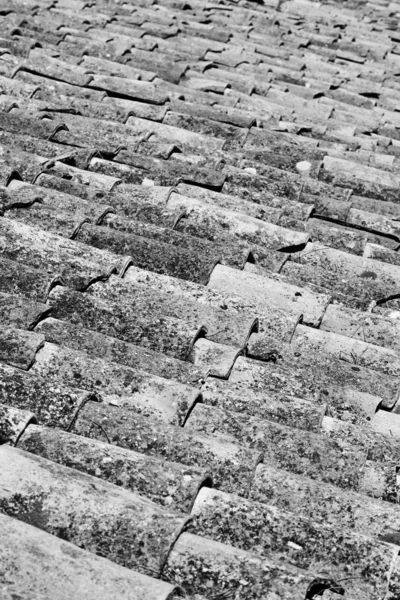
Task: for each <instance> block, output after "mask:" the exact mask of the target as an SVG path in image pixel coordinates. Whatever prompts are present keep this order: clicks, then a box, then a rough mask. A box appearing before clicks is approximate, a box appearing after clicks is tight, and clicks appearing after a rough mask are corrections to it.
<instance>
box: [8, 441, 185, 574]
mask: <svg viewBox="0 0 400 600" xmlns="http://www.w3.org/2000/svg"><path fill="white" fill-rule="evenodd" d="M0 461H1V464H2V469H1V470H2V474H3V475H2V482H1V486H0V510H1V512H2V513H3V514H6V515H8V516H10V517H14V518H17V519H20V520H21V521H24V522H25V523H29V524H31V525H35V526H36V527H40V528H41V529H43V530H44V531H47V532H49V533H52V534H54V535H58V536H59V537H62V538H63V539H64V540H65V541H71V542H73V543H74V544H76V545H77V546H79V547H80V548H83V549H88V550H90V551H91V552H94V553H95V554H98V555H99V556H103V557H105V558H109V559H110V560H113V561H114V562H116V563H118V564H120V565H121V566H124V567H128V568H136V569H137V568H140V566H141V567H142V569H141V570H142V571H146V572H147V574H148V575H152V576H156V577H157V576H159V574H160V572H161V570H162V567H163V564H164V562H165V560H166V558H167V556H168V553H169V549H170V547H171V545H172V544H173V542H174V541H175V538H176V536H177V535H178V534H179V532H180V530H181V529H182V527H183V526H184V524H185V522H186V518H185V517H180V516H179V515H176V516H175V515H173V514H169V513H164V512H163V511H162V510H161V509H160V508H158V507H157V506H155V505H154V504H153V503H152V502H150V501H148V500H144V499H142V498H140V496H135V494H134V493H133V492H132V493H127V492H125V490H123V489H118V488H117V487H115V486H112V485H109V484H107V483H105V482H102V481H101V480H100V479H98V478H93V477H91V476H89V475H85V474H79V475H78V473H77V472H76V471H72V470H71V469H69V468H67V467H63V466H60V465H57V464H55V463H54V462H53V461H48V460H46V459H44V458H42V457H39V456H35V455H34V454H31V453H25V452H23V451H22V450H18V449H15V448H9V447H7V446H5V445H4V446H2V447H1V449H0ZM71 478H72V479H71ZM104 531H109V532H110V535H108V536H107V539H106V538H105V536H104V534H103V532H104Z"/></svg>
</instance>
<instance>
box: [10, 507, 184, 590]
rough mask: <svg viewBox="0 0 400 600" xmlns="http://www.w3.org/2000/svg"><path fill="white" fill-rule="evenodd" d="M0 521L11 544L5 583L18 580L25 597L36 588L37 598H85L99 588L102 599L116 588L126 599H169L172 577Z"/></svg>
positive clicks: (19, 524) (34, 529)
mask: <svg viewBox="0 0 400 600" xmlns="http://www.w3.org/2000/svg"><path fill="white" fill-rule="evenodd" d="M0 522H1V530H2V532H3V535H4V536H6V537H7V547H5V546H2V550H1V553H2V560H1V562H2V565H3V572H2V576H1V584H2V585H10V586H13V585H14V586H18V587H19V588H20V589H22V590H23V592H24V593H25V594H26V596H25V597H28V598H32V597H33V598H35V596H34V594H37V595H38V596H39V600H42V598H41V597H42V596H44V597H45V598H49V597H52V598H54V597H57V598H60V600H68V598H70V597H71V594H72V595H74V596H75V598H77V599H79V600H84V599H85V598H87V597H88V594H96V597H97V598H99V600H100V599H101V600H102V599H104V600H106V598H109V597H110V594H111V595H113V594H116V593H117V594H118V596H119V597H120V598H127V599H128V598H131V597H132V592H133V593H134V594H135V596H136V597H137V598H141V597H142V598H154V599H155V600H164V599H165V600H166V599H167V598H169V597H170V594H171V593H172V592H173V589H174V587H173V586H171V585H169V584H168V583H164V582H162V581H157V580H154V579H153V578H151V577H146V575H142V574H139V573H136V572H134V571H132V570H130V569H124V568H123V567H120V566H118V565H116V564H115V563H113V562H111V561H109V560H107V559H105V558H101V557H98V556H96V555H94V554H93V553H92V552H86V551H84V550H81V549H80V548H77V547H76V546H75V545H73V544H70V543H68V542H67V541H64V540H62V539H61V540H60V539H57V538H56V537H55V536H53V535H50V534H48V533H46V532H44V531H41V529H40V528H37V527H33V526H31V525H27V524H26V523H23V522H21V521H18V520H17V519H11V518H10V517H8V516H6V515H3V514H2V515H0ZM38 556H40V560H38ZM12 598H13V600H14V598H15V595H14V596H12ZM17 598H18V596H17ZM23 598H24V597H23Z"/></svg>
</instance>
